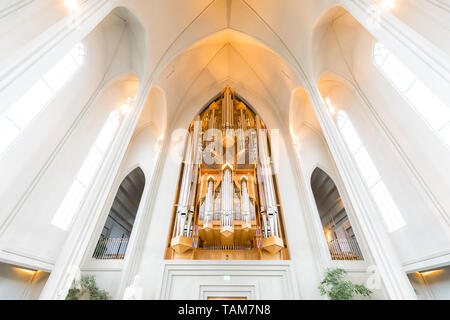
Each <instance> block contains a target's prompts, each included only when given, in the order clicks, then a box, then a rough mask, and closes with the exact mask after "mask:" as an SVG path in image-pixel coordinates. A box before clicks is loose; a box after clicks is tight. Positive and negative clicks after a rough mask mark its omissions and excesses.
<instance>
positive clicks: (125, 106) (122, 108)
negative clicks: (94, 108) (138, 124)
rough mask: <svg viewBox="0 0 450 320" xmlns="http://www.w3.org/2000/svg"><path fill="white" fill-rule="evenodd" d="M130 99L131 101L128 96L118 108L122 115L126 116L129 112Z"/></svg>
mask: <svg viewBox="0 0 450 320" xmlns="http://www.w3.org/2000/svg"><path fill="white" fill-rule="evenodd" d="M131 101H132V99H131V98H128V99H127V102H126V103H124V104H123V105H121V106H120V108H119V110H120V113H121V114H122V115H123V116H126V115H127V114H128V112H130V104H131Z"/></svg>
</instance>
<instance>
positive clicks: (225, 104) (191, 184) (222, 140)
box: [166, 87, 289, 260]
mask: <svg viewBox="0 0 450 320" xmlns="http://www.w3.org/2000/svg"><path fill="white" fill-rule="evenodd" d="M276 181H277V180H276V176H275V174H274V172H273V164H272V161H271V150H270V137H269V135H268V132H267V128H266V126H265V124H264V122H263V121H262V120H261V119H260V117H259V116H258V115H257V114H256V113H255V112H254V111H253V110H252V109H251V108H250V107H249V106H248V104H247V103H245V102H244V101H243V99H241V98H240V97H239V96H238V95H237V94H235V92H234V91H233V90H232V89H231V88H229V87H227V88H225V89H224V90H222V92H221V93H220V94H219V95H218V96H217V97H216V98H215V99H213V100H212V102H211V103H209V104H208V105H207V106H206V107H205V108H204V110H203V111H202V112H201V113H200V114H199V115H198V116H197V117H196V118H195V120H194V121H193V122H192V124H191V126H190V128H189V135H188V137H187V141H186V148H185V153H184V161H183V163H182V166H181V171H180V178H179V185H178V190H177V196H176V204H175V206H174V219H173V226H172V233H171V236H170V240H169V243H168V248H167V251H166V258H167V259H196V260H209V259H213V260H222V259H239V260H258V259H270V260H277V259H289V256H288V249H287V245H286V239H285V238H284V230H283V219H282V216H281V207H280V204H279V196H278V188H277V182H276Z"/></svg>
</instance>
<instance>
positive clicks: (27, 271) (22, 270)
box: [16, 267, 36, 274]
mask: <svg viewBox="0 0 450 320" xmlns="http://www.w3.org/2000/svg"><path fill="white" fill-rule="evenodd" d="M16 270H19V271H20V272H24V273H28V274H34V273H36V270H31V269H25V268H18V267H16Z"/></svg>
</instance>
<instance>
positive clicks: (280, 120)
mask: <svg viewBox="0 0 450 320" xmlns="http://www.w3.org/2000/svg"><path fill="white" fill-rule="evenodd" d="M334 4H335V1H332V0H295V1H287V2H286V5H280V4H279V3H278V2H277V1H262V0H256V1H255V0H253V1H251V0H213V1H211V0H208V1H200V0H198V1H189V3H188V2H185V1H164V2H163V3H160V2H158V4H157V5H156V4H155V3H154V2H153V1H138V0H134V1H127V2H126V6H127V8H128V9H129V10H130V11H131V12H132V13H133V14H134V15H136V17H137V20H139V21H140V22H141V23H142V24H143V25H144V29H145V34H146V37H147V39H146V48H147V59H148V60H147V62H148V65H147V66H146V67H147V70H148V74H147V76H148V77H149V79H150V80H151V81H152V82H153V85H154V86H157V87H159V88H161V89H162V91H163V92H164V94H165V99H166V103H167V105H166V112H167V119H170V122H171V124H169V125H171V126H175V127H186V126H187V124H188V123H189V122H190V121H191V120H192V118H193V117H194V115H195V114H196V113H197V112H198V111H199V110H200V109H201V108H202V107H203V105H204V104H205V103H206V102H207V101H208V100H209V99H210V98H211V97H212V96H214V95H215V94H217V93H218V92H219V91H220V90H221V89H222V88H223V87H224V86H226V85H230V86H232V87H233V88H234V89H235V90H236V91H237V92H238V93H240V94H241V95H242V96H244V97H245V98H246V99H247V100H248V101H249V102H250V103H251V104H252V105H253V107H254V108H255V109H256V110H257V111H258V112H259V113H260V114H261V116H262V117H263V118H264V119H265V121H266V122H267V123H268V124H269V126H271V127H273V128H289V125H290V124H289V122H290V115H291V118H292V111H291V97H292V92H293V91H294V90H295V89H296V88H297V87H300V86H302V85H303V84H304V79H300V78H299V76H298V75H299V74H300V75H307V74H309V73H311V70H309V66H310V64H309V63H308V61H309V59H310V51H311V50H310V49H311V39H312V38H313V33H314V32H313V31H314V29H315V27H316V23H318V22H320V21H321V20H320V19H319V17H320V16H321V15H322V14H323V13H324V12H325V11H327V10H328V9H329V8H331V7H332V6H333V5H334ZM333 17H334V16H333ZM330 19H331V18H330ZM321 23H322V24H323V23H324V22H323V21H321ZM136 33H141V31H138V32H136ZM307 107H308V108H309V107H310V106H307ZM153 111H156V110H153ZM151 114H154V112H149V111H144V113H143V116H142V117H141V119H140V123H139V124H138V128H141V127H143V126H145V125H146V123H148V122H149V118H150V115H151ZM304 115H307V116H312V118H311V119H310V120H309V122H310V123H311V124H314V125H315V124H317V121H316V120H315V119H314V113H313V112H306V113H304Z"/></svg>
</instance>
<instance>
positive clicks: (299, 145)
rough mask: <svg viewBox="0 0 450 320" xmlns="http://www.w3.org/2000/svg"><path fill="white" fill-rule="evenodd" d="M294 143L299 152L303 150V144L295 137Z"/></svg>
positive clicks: (293, 138)
mask: <svg viewBox="0 0 450 320" xmlns="http://www.w3.org/2000/svg"><path fill="white" fill-rule="evenodd" d="M292 143H293V144H294V147H295V149H296V150H297V151H300V150H301V148H302V143H301V142H300V140H299V139H298V138H297V137H296V136H293V137H292Z"/></svg>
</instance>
